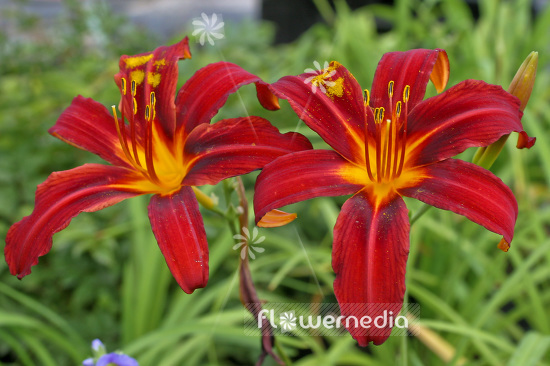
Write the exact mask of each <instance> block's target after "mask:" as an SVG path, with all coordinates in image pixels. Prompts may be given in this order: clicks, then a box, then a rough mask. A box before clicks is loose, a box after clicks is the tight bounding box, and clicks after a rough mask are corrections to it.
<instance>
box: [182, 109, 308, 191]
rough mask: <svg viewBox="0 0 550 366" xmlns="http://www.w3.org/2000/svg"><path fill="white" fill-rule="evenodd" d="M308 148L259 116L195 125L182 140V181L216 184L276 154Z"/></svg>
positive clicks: (295, 135) (304, 141)
mask: <svg viewBox="0 0 550 366" xmlns="http://www.w3.org/2000/svg"><path fill="white" fill-rule="evenodd" d="M305 149H311V143H310V142H309V141H308V140H307V139H306V138H305V137H304V136H302V135H300V134H298V133H292V132H289V133H286V134H281V133H279V131H278V130H277V128H275V127H273V126H272V125H271V123H269V121H267V120H265V119H263V118H260V117H254V116H252V117H248V118H234V119H226V120H222V121H219V122H216V123H215V124H212V125H210V124H202V125H200V126H198V127H197V128H195V129H194V130H193V131H192V132H191V134H190V135H189V137H188V138H187V141H186V142H185V154H186V157H187V159H188V161H192V163H191V164H190V169H189V172H188V173H187V175H186V177H185V180H184V182H183V183H184V184H185V185H193V186H199V185H204V184H216V183H218V182H219V181H221V180H223V179H226V178H229V177H233V176H236V175H241V174H246V173H249V172H251V171H253V170H255V169H260V168H263V167H264V165H266V164H268V163H270V162H271V161H273V160H274V159H276V158H277V157H279V156H281V155H285V154H288V153H291V152H294V151H300V150H305Z"/></svg>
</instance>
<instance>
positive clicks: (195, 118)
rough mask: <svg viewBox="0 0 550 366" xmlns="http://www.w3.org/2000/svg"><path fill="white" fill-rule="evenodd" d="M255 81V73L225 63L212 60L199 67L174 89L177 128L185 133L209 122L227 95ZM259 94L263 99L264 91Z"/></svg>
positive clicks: (257, 79)
mask: <svg viewBox="0 0 550 366" xmlns="http://www.w3.org/2000/svg"><path fill="white" fill-rule="evenodd" d="M259 81H261V79H260V78H259V77H257V76H256V75H253V74H251V73H249V72H248V71H246V70H244V69H243V68H241V67H240V66H238V65H235V64H232V63H229V62H216V63H213V64H210V65H207V66H205V67H203V68H201V69H199V70H198V71H197V72H196V73H195V74H193V76H191V78H190V79H189V80H188V81H187V82H186V83H185V84H184V85H183V87H182V88H181V89H180V91H179V92H178V96H177V99H176V105H177V126H178V127H177V128H178V129H179V128H182V127H183V129H184V132H185V135H187V134H189V133H190V132H191V131H192V130H193V129H194V128H195V127H196V126H198V125H200V124H202V123H210V120H211V119H212V117H214V116H215V115H216V113H218V110H219V109H220V108H221V107H222V106H223V105H224V104H225V102H226V100H227V98H228V97H229V94H231V93H234V92H235V91H237V89H239V88H240V87H241V86H243V85H247V84H250V83H254V82H259ZM259 93H260V94H259V97H260V96H261V97H262V99H263V98H267V96H266V95H265V91H264V92H261V91H259Z"/></svg>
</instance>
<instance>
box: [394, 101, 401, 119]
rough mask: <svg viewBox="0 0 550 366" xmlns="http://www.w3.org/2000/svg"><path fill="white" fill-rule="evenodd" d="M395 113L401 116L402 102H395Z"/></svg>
mask: <svg viewBox="0 0 550 366" xmlns="http://www.w3.org/2000/svg"><path fill="white" fill-rule="evenodd" d="M395 115H396V116H397V117H399V116H400V115H401V102H400V101H399V102H397V103H396V104H395Z"/></svg>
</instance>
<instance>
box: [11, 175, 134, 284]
mask: <svg viewBox="0 0 550 366" xmlns="http://www.w3.org/2000/svg"><path fill="white" fill-rule="evenodd" d="M130 175H131V172H129V171H128V170H126V169H124V168H119V167H113V166H106V165H100V164H86V165H83V166H81V167H78V168H75V169H71V170H66V171H63V172H55V173H52V174H51V175H50V176H49V177H48V179H46V181H45V182H44V183H42V184H40V185H39V186H38V188H37V190H36V202H35V207H34V211H33V212H32V214H31V215H30V216H27V217H24V218H23V219H22V220H21V221H19V222H17V223H15V224H14V225H13V226H12V227H11V228H10V229H9V231H8V234H7V236H6V247H5V249H4V253H5V255H6V261H7V262H8V265H9V267H10V272H11V273H12V274H13V275H17V277H18V278H23V277H24V276H26V275H28V274H29V273H31V267H32V266H34V265H35V264H37V263H38V257H39V256H42V255H44V254H46V253H47V252H49V250H50V249H51V247H52V236H53V234H55V233H57V232H58V231H60V230H63V229H64V228H65V227H67V225H69V223H70V222H71V219H72V218H73V217H75V216H76V215H78V214H79V213H81V212H94V211H98V210H101V209H103V208H105V207H109V206H112V205H114V204H115V203H118V202H120V201H122V200H124V199H126V198H130V197H133V196H136V195H138V194H140V193H135V192H131V191H129V190H125V189H122V188H118V186H119V185H120V184H121V183H124V182H125V181H127V180H128V178H129V176H130Z"/></svg>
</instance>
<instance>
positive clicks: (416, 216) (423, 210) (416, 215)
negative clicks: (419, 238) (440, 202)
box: [410, 204, 432, 226]
mask: <svg viewBox="0 0 550 366" xmlns="http://www.w3.org/2000/svg"><path fill="white" fill-rule="evenodd" d="M430 207H432V206H430V205H428V204H424V206H422V207H420V209H418V211H416V212H415V213H414V215H413V217H411V220H410V224H411V226H412V224H414V223H415V222H416V220H418V219H419V218H420V217H421V216H422V215H424V214H425V213H426V211H428V210H429V209H430Z"/></svg>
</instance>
